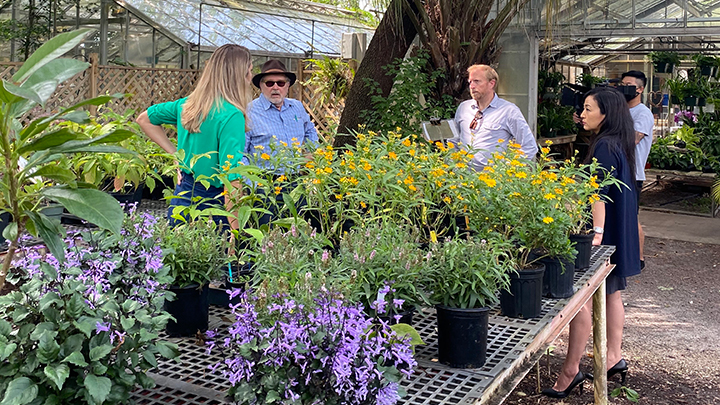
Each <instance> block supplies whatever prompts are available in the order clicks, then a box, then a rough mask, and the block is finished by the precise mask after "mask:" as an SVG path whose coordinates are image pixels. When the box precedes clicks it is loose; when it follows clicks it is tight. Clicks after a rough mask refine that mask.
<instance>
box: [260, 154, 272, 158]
mask: <svg viewBox="0 0 720 405" xmlns="http://www.w3.org/2000/svg"><path fill="white" fill-rule="evenodd" d="M260 158H261V159H265V160H269V159H270V155H268V154H267V153H263V154H262V155H260Z"/></svg>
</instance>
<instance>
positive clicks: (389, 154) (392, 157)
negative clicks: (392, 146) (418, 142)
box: [388, 152, 397, 160]
mask: <svg viewBox="0 0 720 405" xmlns="http://www.w3.org/2000/svg"><path fill="white" fill-rule="evenodd" d="M388 157H390V159H393V160H397V153H395V152H390V153H388Z"/></svg>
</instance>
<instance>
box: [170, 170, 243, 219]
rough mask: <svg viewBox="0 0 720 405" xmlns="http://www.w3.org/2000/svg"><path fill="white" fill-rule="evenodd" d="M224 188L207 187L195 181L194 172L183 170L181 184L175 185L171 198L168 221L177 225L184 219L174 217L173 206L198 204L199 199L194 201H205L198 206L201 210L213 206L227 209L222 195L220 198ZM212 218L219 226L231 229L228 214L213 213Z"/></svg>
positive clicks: (184, 216)
mask: <svg viewBox="0 0 720 405" xmlns="http://www.w3.org/2000/svg"><path fill="white" fill-rule="evenodd" d="M224 190H225V189H224V188H221V187H215V186H210V188H205V186H204V185H202V184H201V183H196V182H195V177H193V175H192V174H189V173H185V172H183V173H182V180H181V181H180V184H178V185H176V186H175V193H174V195H175V197H174V198H173V199H172V200H170V207H169V208H168V215H167V217H168V221H170V226H171V227H175V226H177V225H179V224H181V223H182V221H180V220H177V219H175V218H173V217H172V213H173V208H175V207H189V206H190V205H192V204H197V201H195V202H193V200H198V201H199V200H204V201H203V203H202V204H199V205H198V207H197V208H198V209H201V210H203V209H207V208H211V207H214V208H220V209H225V202H224V201H223V199H222V197H220V198H218V196H219V195H220V194H221V193H222V192H223V191H224ZM183 192H185V193H184V194H183V195H180V193H183ZM180 215H182V216H183V218H185V220H189V218H188V217H187V216H186V215H184V214H180ZM212 219H213V221H214V222H215V223H216V224H217V225H218V226H220V229H223V228H225V227H228V228H227V229H229V226H230V223H229V222H228V218H227V217H226V216H222V215H213V217H212Z"/></svg>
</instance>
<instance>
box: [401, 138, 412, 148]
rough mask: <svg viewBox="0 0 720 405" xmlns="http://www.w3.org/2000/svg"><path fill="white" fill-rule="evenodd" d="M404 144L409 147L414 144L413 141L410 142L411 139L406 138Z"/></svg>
mask: <svg viewBox="0 0 720 405" xmlns="http://www.w3.org/2000/svg"><path fill="white" fill-rule="evenodd" d="M402 144H403V145H404V146H406V147H408V148H409V147H410V146H411V145H412V142H410V139H405V140H404V141H403V142H402Z"/></svg>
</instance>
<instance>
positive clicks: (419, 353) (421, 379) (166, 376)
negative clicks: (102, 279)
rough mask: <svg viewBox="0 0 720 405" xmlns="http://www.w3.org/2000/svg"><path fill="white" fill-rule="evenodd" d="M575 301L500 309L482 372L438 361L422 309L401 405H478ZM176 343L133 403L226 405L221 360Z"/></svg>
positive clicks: (581, 277)
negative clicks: (214, 368) (508, 311)
mask: <svg viewBox="0 0 720 405" xmlns="http://www.w3.org/2000/svg"><path fill="white" fill-rule="evenodd" d="M613 251H614V248H613V247H611V246H600V247H594V248H593V253H592V257H591V261H590V267H589V268H588V269H586V270H578V271H576V272H575V291H576V292H577V291H578V289H580V288H582V287H583V286H585V285H586V284H587V281H588V280H589V279H590V278H591V277H592V276H593V275H594V274H595V273H596V272H597V271H598V270H599V269H601V268H602V266H603V264H604V263H605V262H606V260H607V259H609V258H610V255H611V254H612V252H613ZM569 300H570V299H569V298H567V299H543V309H542V313H541V315H540V316H539V317H537V318H533V319H516V318H508V317H505V316H501V315H500V309H499V306H496V307H494V308H493V309H492V310H491V313H490V322H489V331H488V349H487V360H486V362H485V365H484V366H483V367H482V368H478V369H456V368H451V367H448V366H445V365H442V364H440V363H439V362H438V360H437V333H436V318H435V310H433V309H429V308H426V309H423V310H422V311H420V312H419V313H416V315H415V317H414V325H413V326H414V327H415V329H417V331H418V332H419V333H420V335H421V337H422V339H423V340H424V341H425V345H424V346H418V347H417V348H416V355H415V357H416V359H417V361H418V367H417V368H416V370H415V373H414V374H413V376H412V377H411V378H406V379H404V380H403V381H402V383H401V384H402V386H403V387H404V388H405V390H406V391H407V394H408V395H407V396H406V397H405V398H403V399H402V400H401V401H400V403H402V404H408V405H434V404H435V405H440V404H474V403H476V402H477V401H478V400H479V399H480V398H481V396H482V395H483V392H484V391H485V389H486V388H488V386H489V385H490V384H491V383H493V382H494V381H495V379H497V378H499V376H501V374H502V373H503V372H504V371H505V370H506V369H508V368H509V367H511V365H512V364H513V362H514V361H516V360H517V359H519V358H520V357H521V355H522V354H523V352H524V351H525V350H526V347H527V346H528V345H529V344H530V343H531V342H532V341H533V339H535V337H536V336H537V335H538V334H539V333H540V331H541V330H542V329H543V328H545V327H547V326H548V325H549V324H550V322H551V321H552V320H553V319H554V318H555V317H556V316H557V315H558V314H559V313H560V311H561V310H562V309H563V308H564V307H565V306H566V305H567V303H568V301H569ZM230 323H231V315H230V312H229V310H227V309H224V308H217V307H211V308H210V328H211V329H217V330H218V331H223V330H225V329H226V328H227V326H228V325H229V324H230ZM170 340H171V341H174V342H175V343H177V345H178V347H179V349H180V352H181V355H180V357H179V359H176V360H170V361H168V360H163V361H161V362H160V364H159V367H158V368H157V369H155V370H153V371H152V372H151V373H148V375H150V376H151V377H152V378H153V379H155V382H156V383H157V387H156V388H154V389H150V390H138V391H136V392H135V393H134V394H133V399H134V400H135V401H136V402H137V403H138V404H145V405H161V404H162V405H166V404H188V405H195V404H223V403H227V402H226V401H227V399H226V398H225V392H226V391H227V389H228V388H229V386H228V384H227V381H226V380H225V379H224V378H223V377H222V376H221V375H220V374H219V373H213V372H211V371H210V370H209V366H210V365H212V364H215V363H217V362H219V361H221V360H222V358H221V357H219V356H217V355H213V354H207V353H206V351H205V347H204V344H203V343H202V342H198V341H196V340H195V339H189V338H185V339H170Z"/></svg>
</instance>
